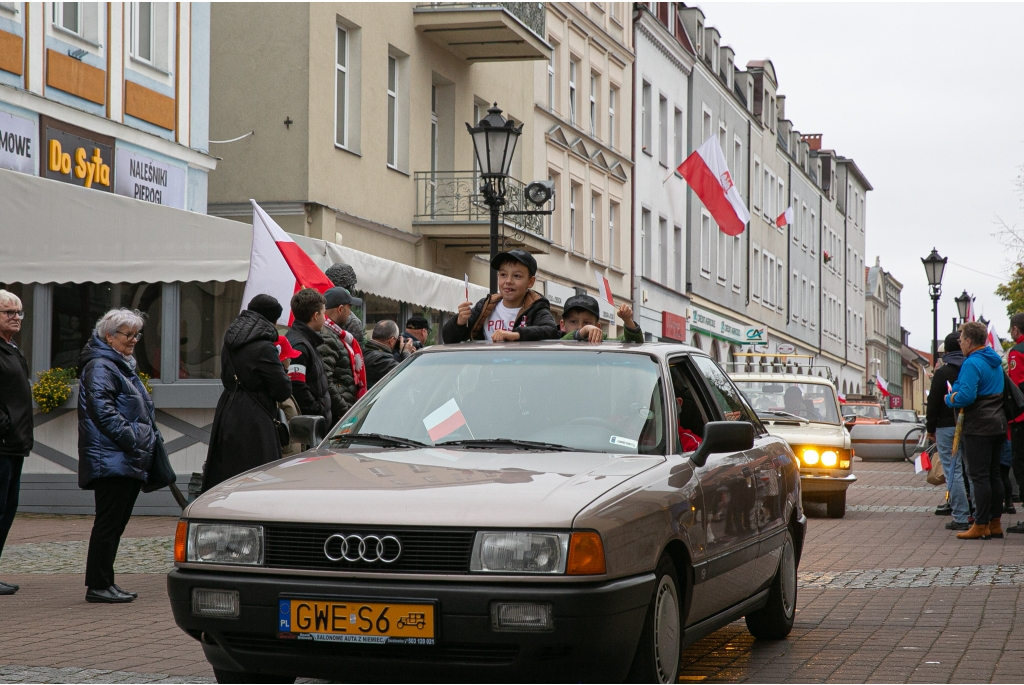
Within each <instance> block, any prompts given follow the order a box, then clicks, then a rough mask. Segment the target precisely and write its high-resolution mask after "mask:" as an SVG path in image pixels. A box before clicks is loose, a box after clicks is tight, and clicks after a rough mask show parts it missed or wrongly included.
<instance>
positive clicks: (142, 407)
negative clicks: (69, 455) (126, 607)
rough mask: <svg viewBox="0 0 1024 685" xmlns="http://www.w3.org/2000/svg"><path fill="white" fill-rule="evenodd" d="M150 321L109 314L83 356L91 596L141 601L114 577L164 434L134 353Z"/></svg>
mask: <svg viewBox="0 0 1024 685" xmlns="http://www.w3.org/2000/svg"><path fill="white" fill-rule="evenodd" d="M142 324H143V321H142V317H141V316H140V315H139V313H138V312H134V311H131V310H128V309H113V310H111V311H109V312H107V313H106V314H105V315H104V316H103V317H102V318H101V319H100V320H99V321H98V322H97V323H96V330H95V331H94V332H93V335H92V337H91V338H90V339H89V342H87V343H86V344H85V347H84V348H83V349H82V354H81V357H79V360H78V378H79V394H78V485H79V487H81V488H84V489H88V490H93V491H94V492H95V496H96V518H95V520H94V521H93V528H92V536H91V537H90V538H89V554H88V558H87V561H86V570H85V584H86V586H88V588H89V590H88V591H87V592H86V595H85V599H86V601H88V602H103V603H120V602H130V601H132V600H133V599H135V594H134V593H130V592H126V591H124V590H122V589H121V588H120V587H118V586H117V585H116V584H115V583H114V558H115V557H116V556H117V547H118V545H119V544H120V541H121V535H122V533H124V529H125V526H127V525H128V520H129V519H130V518H131V515H132V508H133V507H134V506H135V500H136V498H137V497H138V496H139V490H140V489H141V488H142V484H143V483H144V482H145V480H146V471H147V470H148V469H149V466H150V463H151V462H152V460H153V452H154V450H155V448H156V441H157V440H160V439H161V437H160V433H159V430H158V429H157V427H156V420H155V418H154V409H153V400H152V399H151V398H150V396H149V393H148V392H146V387H145V386H144V385H143V384H142V380H141V379H140V378H139V376H138V374H137V373H136V372H135V359H134V357H132V354H133V353H134V351H135V343H136V342H138V340H139V339H140V338H141V337H142V333H141V332H140V331H141V329H142Z"/></svg>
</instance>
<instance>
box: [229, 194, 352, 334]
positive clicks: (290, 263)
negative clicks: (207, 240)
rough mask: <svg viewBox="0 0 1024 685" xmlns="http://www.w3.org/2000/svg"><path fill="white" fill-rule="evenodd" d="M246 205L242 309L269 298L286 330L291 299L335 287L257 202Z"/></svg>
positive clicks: (289, 320) (289, 317) (289, 321)
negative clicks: (248, 239)
mask: <svg viewBox="0 0 1024 685" xmlns="http://www.w3.org/2000/svg"><path fill="white" fill-rule="evenodd" d="M249 202H251V203H252V255H251V257H250V259H249V278H248V279H247V280H246V282H245V292H244V293H243V294H242V309H245V308H246V307H248V306H249V302H250V301H251V300H252V298H254V297H256V296H257V295H272V296H273V297H275V298H276V299H277V301H278V302H280V303H281V309H282V310H283V311H282V312H281V318H280V319H278V320H277V323H279V324H281V325H282V326H287V325H289V324H290V323H291V315H292V312H291V307H290V306H289V302H290V301H291V299H292V295H294V294H295V293H297V292H298V291H299V290H301V289H303V288H313V289H315V290H318V291H320V292H321V293H322V292H326V291H327V290H328V289H329V288H333V287H334V284H333V283H331V279H329V278H327V276H326V275H324V272H323V271H321V270H320V267H318V266H317V265H316V264H315V263H314V262H313V260H312V259H310V258H309V255H307V254H306V253H305V252H303V251H302V248H301V247H299V246H298V245H297V244H296V242H295V241H294V240H292V239H291V238H290V237H289V236H288V234H287V233H285V232H284V229H282V228H281V227H280V226H278V225H277V222H276V221H274V220H273V219H271V218H270V216H269V215H268V214H267V213H266V212H264V211H263V208H262V207H260V206H259V205H258V204H256V200H249Z"/></svg>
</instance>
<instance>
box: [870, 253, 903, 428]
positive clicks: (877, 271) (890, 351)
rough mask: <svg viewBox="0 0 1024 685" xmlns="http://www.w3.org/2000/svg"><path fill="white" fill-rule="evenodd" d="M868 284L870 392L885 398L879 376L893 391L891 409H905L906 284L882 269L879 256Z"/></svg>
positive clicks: (890, 402)
mask: <svg viewBox="0 0 1024 685" xmlns="http://www.w3.org/2000/svg"><path fill="white" fill-rule="evenodd" d="M865 276H866V278H865V281H866V284H867V292H866V297H865V301H866V310H867V319H868V325H867V341H866V354H867V358H866V364H867V370H868V376H869V377H868V379H867V385H866V387H867V390H868V392H869V393H872V394H876V395H879V396H880V395H881V393H880V392H879V390H878V383H877V382H876V377H877V376H880V377H881V378H882V379H883V380H884V381H885V383H886V385H887V386H888V389H889V399H888V404H889V406H890V407H893V408H899V407H902V406H903V389H902V388H903V363H904V362H903V355H902V348H903V343H904V339H903V330H904V329H903V327H902V326H901V325H900V293H901V292H902V290H903V284H902V283H900V282H899V281H897V280H896V279H895V278H894V277H893V275H892V274H891V273H889V272H888V271H886V270H885V269H883V268H882V266H881V261H880V260H879V258H878V257H876V258H875V265H874V266H872V267H869V268H867V269H866V272H865Z"/></svg>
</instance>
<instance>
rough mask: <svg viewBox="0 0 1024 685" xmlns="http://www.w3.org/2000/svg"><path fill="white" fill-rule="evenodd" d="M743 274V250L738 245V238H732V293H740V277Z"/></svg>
mask: <svg viewBox="0 0 1024 685" xmlns="http://www.w3.org/2000/svg"><path fill="white" fill-rule="evenodd" d="M742 273H743V250H742V249H741V245H740V237H739V236H738V235H737V236H733V238H732V289H733V292H737V293H738V292H739V291H740V275H741V274H742Z"/></svg>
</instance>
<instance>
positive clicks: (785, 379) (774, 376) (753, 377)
mask: <svg viewBox="0 0 1024 685" xmlns="http://www.w3.org/2000/svg"><path fill="white" fill-rule="evenodd" d="M729 378H731V379H733V380H734V381H739V382H746V381H761V382H763V383H768V382H771V381H775V382H778V383H807V384H810V385H829V386H832V387H833V388H834V387H835V386H834V385H832V381H830V380H829V379H827V378H824V377H822V376H804V375H801V374H798V373H730V374H729Z"/></svg>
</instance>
